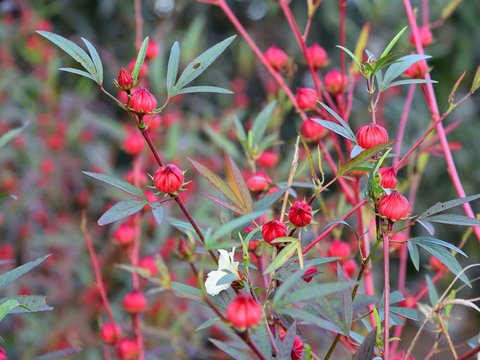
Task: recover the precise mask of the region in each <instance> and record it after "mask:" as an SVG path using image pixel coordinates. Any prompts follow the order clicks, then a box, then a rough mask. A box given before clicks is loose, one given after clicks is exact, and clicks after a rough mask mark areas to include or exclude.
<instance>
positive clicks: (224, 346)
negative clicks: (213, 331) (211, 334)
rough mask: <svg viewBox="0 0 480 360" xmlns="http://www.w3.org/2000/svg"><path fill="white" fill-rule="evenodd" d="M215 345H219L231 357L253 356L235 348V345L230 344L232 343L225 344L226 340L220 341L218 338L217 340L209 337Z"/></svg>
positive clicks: (244, 359) (245, 359) (246, 357)
mask: <svg viewBox="0 0 480 360" xmlns="http://www.w3.org/2000/svg"><path fill="white" fill-rule="evenodd" d="M208 340H209V341H210V342H211V343H212V344H213V345H215V346H216V347H218V348H219V349H220V350H222V351H223V352H225V353H227V354H228V355H230V356H231V357H233V358H234V359H236V360H250V359H251V357H250V356H247V355H245V354H244V353H243V351H240V350H238V349H236V348H234V347H233V346H230V345H227V344H225V343H224V342H221V341H218V340H215V339H212V338H210V339H208Z"/></svg>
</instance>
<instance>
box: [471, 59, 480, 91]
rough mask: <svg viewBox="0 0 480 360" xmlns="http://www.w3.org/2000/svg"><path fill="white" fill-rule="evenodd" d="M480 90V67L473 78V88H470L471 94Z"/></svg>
mask: <svg viewBox="0 0 480 360" xmlns="http://www.w3.org/2000/svg"><path fill="white" fill-rule="evenodd" d="M478 88H480V65H479V66H478V67H477V71H476V72H475V76H474V77H473V81H472V86H471V87H470V92H471V93H474V92H475V91H477V90H478Z"/></svg>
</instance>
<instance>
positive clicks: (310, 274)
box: [302, 265, 318, 283]
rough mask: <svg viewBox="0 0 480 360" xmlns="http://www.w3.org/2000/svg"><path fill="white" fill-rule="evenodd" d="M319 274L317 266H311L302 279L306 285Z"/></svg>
mask: <svg viewBox="0 0 480 360" xmlns="http://www.w3.org/2000/svg"><path fill="white" fill-rule="evenodd" d="M317 274H318V270H317V268H316V267H315V266H313V265H312V266H310V267H309V268H308V269H307V270H305V272H304V273H303V276H302V279H303V281H305V282H306V283H309V282H310V281H312V279H313V277H314V276H315V275H317Z"/></svg>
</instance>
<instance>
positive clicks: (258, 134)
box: [250, 101, 277, 145]
mask: <svg viewBox="0 0 480 360" xmlns="http://www.w3.org/2000/svg"><path fill="white" fill-rule="evenodd" d="M276 105H277V102H276V101H272V102H270V103H269V104H268V105H267V106H265V107H264V108H263V109H262V111H260V113H259V114H258V115H257V116H256V117H255V120H254V121H253V125H252V129H251V130H250V131H251V133H252V142H253V144H254V145H258V144H259V143H260V141H261V140H262V139H263V138H264V135H265V131H266V130H267V126H268V123H269V122H270V120H271V118H272V114H273V110H275V106H276Z"/></svg>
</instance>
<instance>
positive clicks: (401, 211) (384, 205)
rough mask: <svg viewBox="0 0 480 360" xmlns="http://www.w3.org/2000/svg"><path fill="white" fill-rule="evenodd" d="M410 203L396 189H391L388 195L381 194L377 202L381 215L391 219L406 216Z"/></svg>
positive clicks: (399, 218) (394, 219)
mask: <svg viewBox="0 0 480 360" xmlns="http://www.w3.org/2000/svg"><path fill="white" fill-rule="evenodd" d="M409 211H410V205H409V203H408V200H407V198H406V197H405V196H403V195H402V194H400V193H399V192H398V191H392V193H391V194H390V195H383V196H382V198H381V199H380V201H379V202H378V213H379V214H380V216H381V217H384V218H387V219H389V220H392V221H396V220H401V219H404V218H406V217H407V215H408V212H409Z"/></svg>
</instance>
